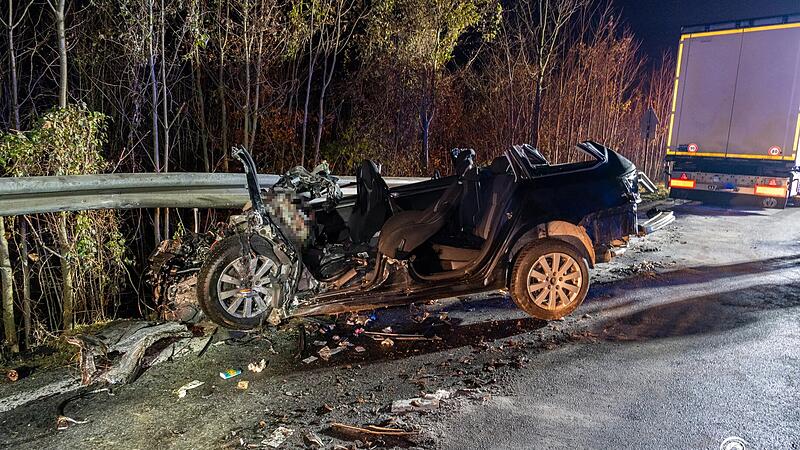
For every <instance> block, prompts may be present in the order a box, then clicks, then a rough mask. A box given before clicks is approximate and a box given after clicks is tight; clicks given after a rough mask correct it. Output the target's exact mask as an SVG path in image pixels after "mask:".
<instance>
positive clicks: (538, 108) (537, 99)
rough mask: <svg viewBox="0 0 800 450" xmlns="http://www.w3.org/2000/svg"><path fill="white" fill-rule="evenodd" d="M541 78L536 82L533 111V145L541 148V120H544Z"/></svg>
mask: <svg viewBox="0 0 800 450" xmlns="http://www.w3.org/2000/svg"><path fill="white" fill-rule="evenodd" d="M543 82H544V80H542V79H541V78H540V79H539V80H538V81H537V82H536V94H535V95H534V97H533V110H532V111H531V142H530V144H531V147H533V148H539V122H540V121H541V120H542V83H543Z"/></svg>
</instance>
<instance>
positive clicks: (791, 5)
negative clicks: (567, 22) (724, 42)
mask: <svg viewBox="0 0 800 450" xmlns="http://www.w3.org/2000/svg"><path fill="white" fill-rule="evenodd" d="M615 4H616V5H617V7H619V8H620V9H621V10H622V17H623V19H624V20H625V22H627V23H628V25H629V26H630V28H631V30H632V31H633V32H634V33H635V34H636V37H637V38H639V40H641V41H642V50H643V51H644V52H645V53H647V54H648V55H649V56H651V57H652V58H655V59H657V58H659V57H660V55H661V52H663V51H664V50H670V51H674V49H675V48H677V45H678V38H679V37H680V29H681V26H682V25H696V24H700V23H710V22H725V21H728V20H739V19H749V18H754V17H766V16H779V15H785V14H791V13H800V0H769V1H765V0H711V1H709V0H699V1H698V0H616V2H615Z"/></svg>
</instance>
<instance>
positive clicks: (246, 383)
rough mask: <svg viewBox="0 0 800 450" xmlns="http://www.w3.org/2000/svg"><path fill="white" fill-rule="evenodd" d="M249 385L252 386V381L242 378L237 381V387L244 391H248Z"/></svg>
mask: <svg viewBox="0 0 800 450" xmlns="http://www.w3.org/2000/svg"><path fill="white" fill-rule="evenodd" d="M249 387H250V382H249V381H247V380H242V381H240V382H238V383H236V389H239V390H242V391H246V390H247V388H249Z"/></svg>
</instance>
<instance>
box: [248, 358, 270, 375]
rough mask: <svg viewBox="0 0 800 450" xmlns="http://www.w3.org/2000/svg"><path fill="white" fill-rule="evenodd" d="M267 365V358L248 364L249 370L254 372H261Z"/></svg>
mask: <svg viewBox="0 0 800 450" xmlns="http://www.w3.org/2000/svg"><path fill="white" fill-rule="evenodd" d="M266 367H267V360H266V359H261V361H259V362H257V363H250V364H248V365H247V370H249V371H250V372H253V373H261V372H263V371H264V369H265V368H266Z"/></svg>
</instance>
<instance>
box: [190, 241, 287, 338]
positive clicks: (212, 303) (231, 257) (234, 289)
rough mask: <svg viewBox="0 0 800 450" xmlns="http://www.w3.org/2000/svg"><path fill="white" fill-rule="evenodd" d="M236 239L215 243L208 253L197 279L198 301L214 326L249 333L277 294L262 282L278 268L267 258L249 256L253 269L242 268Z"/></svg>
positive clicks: (242, 258) (242, 264)
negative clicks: (217, 325) (247, 331)
mask: <svg viewBox="0 0 800 450" xmlns="http://www.w3.org/2000/svg"><path fill="white" fill-rule="evenodd" d="M239 236H240V235H235V236H230V237H227V238H225V239H223V240H221V241H219V242H217V244H216V245H214V246H213V248H212V249H211V252H209V255H208V258H207V259H206V261H205V262H204V263H203V266H202V267H201V268H200V273H199V274H198V275H197V300H198V302H199V303H200V307H201V308H202V309H203V312H204V313H205V314H206V315H207V316H208V318H209V319H211V320H212V321H214V322H215V323H217V324H219V325H222V326H224V327H226V328H232V329H238V330H249V329H253V328H256V327H258V326H259V325H261V324H262V323H263V322H264V321H265V320H266V318H267V317H268V315H269V313H270V312H271V310H272V308H271V302H272V298H273V296H275V295H277V293H276V291H275V290H274V289H272V285H271V282H269V281H264V280H268V278H269V277H270V275H274V274H275V272H276V271H277V268H278V265H277V262H276V261H274V260H272V259H270V258H267V257H265V256H262V255H255V254H251V255H250V256H249V257H247V258H248V259H249V261H250V262H251V264H252V265H250V266H249V268H248V267H245V263H244V261H245V257H243V256H242V243H241V241H240V238H239ZM262 271H263V273H262V274H261V276H259V277H257V278H256V276H258V274H259V273H261V272H262ZM223 275H225V278H223ZM248 275H249V278H248ZM226 280H227V281H226ZM233 281H236V282H239V284H236V283H234V282H233ZM262 281H263V282H262ZM237 302H238V303H237ZM234 304H236V306H234ZM248 304H249V305H250V306H249V309H248V306H247V305H248Z"/></svg>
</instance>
